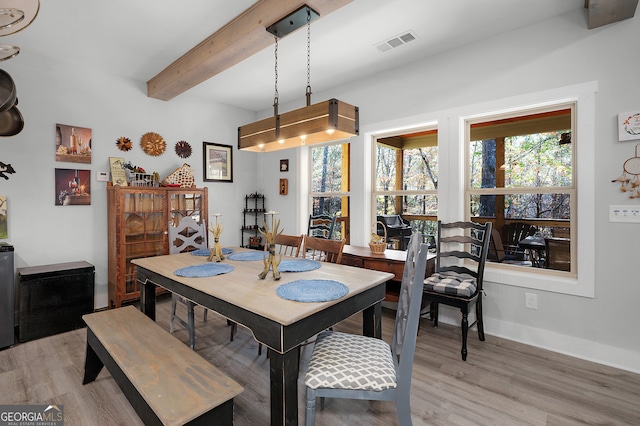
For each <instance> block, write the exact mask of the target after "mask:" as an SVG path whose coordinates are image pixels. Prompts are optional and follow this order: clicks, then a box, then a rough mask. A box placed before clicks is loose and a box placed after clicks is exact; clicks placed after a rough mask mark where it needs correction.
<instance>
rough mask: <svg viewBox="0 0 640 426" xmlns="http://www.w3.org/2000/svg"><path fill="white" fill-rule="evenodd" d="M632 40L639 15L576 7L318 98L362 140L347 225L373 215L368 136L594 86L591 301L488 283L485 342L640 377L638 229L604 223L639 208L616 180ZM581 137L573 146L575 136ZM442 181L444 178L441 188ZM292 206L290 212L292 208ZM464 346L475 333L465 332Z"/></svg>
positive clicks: (624, 145) (630, 99) (633, 102)
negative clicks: (347, 108) (528, 295)
mask: <svg viewBox="0 0 640 426" xmlns="http://www.w3.org/2000/svg"><path fill="white" fill-rule="evenodd" d="M639 39H640V18H639V17H637V16H636V17H635V18H633V19H630V20H626V21H622V22H619V23H615V24H611V25H608V26H605V27H601V28H597V29H593V30H588V29H587V26H586V13H585V12H584V11H582V10H580V11H576V12H575V13H570V14H567V15H565V16H563V17H560V18H557V19H552V20H549V21H546V22H544V23H541V24H537V25H535V26H531V27H526V28H522V29H520V30H518V31H514V32H510V33H507V34H504V35H502V36H499V37H494V38H491V39H488V40H481V41H478V42H477V43H475V44H473V45H469V46H466V47H465V48H461V49H457V50H455V51H451V52H448V53H446V54H443V55H440V56H438V57H435V58H431V59H429V60H425V61H421V62H417V63H414V64H412V66H407V67H404V68H402V69H396V70H393V71H391V72H386V73H382V74H379V75H377V76H376V77H375V78H370V79H365V80H364V81H358V82H357V83H354V84H351V85H347V86H344V87H340V88H336V89H334V90H332V91H331V92H330V93H318V94H315V95H314V97H315V99H316V100H321V99H327V98H331V97H337V98H339V99H341V100H343V101H345V102H349V103H352V104H354V105H358V106H359V107H360V120H361V130H362V131H361V135H360V136H359V137H357V138H353V139H352V142H353V144H352V152H353V154H354V155H353V156H352V159H353V160H352V182H351V187H352V193H353V201H352V217H354V218H356V217H357V218H362V217H368V216H369V215H370V213H369V206H370V204H369V203H368V202H367V197H366V190H367V188H368V186H369V182H368V179H369V168H368V166H367V164H366V161H367V159H368V158H370V157H369V154H368V151H369V148H370V147H368V146H367V144H368V143H370V142H368V141H365V138H364V136H363V133H365V132H376V131H381V130H384V129H387V128H388V126H389V123H397V122H402V123H403V124H404V125H406V126H409V125H411V124H419V122H418V121H419V118H416V122H415V123H410V122H409V121H410V119H407V117H422V118H420V119H425V120H427V119H429V118H431V117H432V116H433V115H434V114H435V115H437V112H438V111H445V110H448V111H456V110H458V111H465V110H467V109H468V106H470V105H476V104H483V103H487V102H494V101H496V100H501V99H506V98H513V97H517V96H523V95H527V94H530V93H534V92H543V91H549V90H551V89H555V88H561V87H565V86H573V85H580V84H582V83H587V82H596V83H597V88H598V89H597V93H596V100H595V102H596V107H595V109H596V112H595V123H594V127H595V135H593V136H594V138H595V152H594V153H593V154H594V155H595V159H596V160H595V167H594V168H593V170H585V168H584V167H583V168H582V169H580V173H591V174H593V178H594V179H593V180H594V181H595V188H592V189H590V190H592V191H593V192H594V193H595V211H588V212H581V213H582V214H583V215H585V216H586V215H593V216H594V217H595V227H594V229H591V230H590V229H587V230H586V231H587V232H592V233H593V234H594V236H595V259H596V262H595V268H594V269H595V277H594V279H595V297H593V298H589V297H578V296H570V295H563V294H558V293H555V292H546V291H539V290H535V291H533V292H534V293H536V294H537V295H538V310H536V311H534V310H528V309H525V307H524V293H525V292H532V291H531V290H527V289H525V288H522V287H514V286H509V285H503V284H500V283H497V282H493V283H492V282H489V283H487V284H486V286H485V288H486V293H487V297H486V298H485V309H484V317H485V330H486V332H487V333H488V334H490V335H497V336H502V337H506V338H509V339H513V340H518V341H522V342H525V343H528V344H532V345H536V346H541V347H545V348H549V349H552V350H555V351H558V352H563V353H567V354H571V355H573V356H576V357H580V358H585V359H590V360H594V361H597V362H600V363H604V364H609V365H613V366H617V367H620V368H624V369H627V370H631V371H636V372H640V339H637V338H636V335H637V332H636V331H635V330H636V326H637V318H638V315H637V312H638V308H637V300H640V278H639V277H640V275H639V274H638V272H637V265H638V264H639V262H640V250H639V249H638V241H640V225H635V224H620V223H609V222H608V205H610V204H631V205H638V204H639V203H640V201H638V200H631V199H629V198H627V197H626V196H625V194H623V193H621V192H619V190H618V186H617V185H615V184H613V183H611V179H614V178H616V177H617V176H619V175H620V173H621V168H622V163H623V162H624V161H625V160H626V159H627V158H629V157H631V156H633V154H634V147H635V144H636V143H640V140H636V141H632V142H618V133H617V114H618V113H620V112H627V111H633V110H638V108H640V84H638V79H637V70H638V68H639V67H640V58H639V57H638V55H637V54H635V53H634V49H633V48H632V47H630V43H631V44H632V43H633V41H634V40H639ZM288 109H290V108H288V107H287V106H285V107H283V108H281V110H283V111H287V110H288ZM436 118H440V119H444V120H446V117H444V118H443V117H436ZM441 124H442V122H441ZM445 127H446V126H445ZM446 133H447V132H446V131H445V132H442V131H440V132H439V140H440V144H441V148H440V149H441V151H440V153H441V154H442V153H443V152H444V151H446V150H449V149H451V147H450V146H445V144H456V143H458V141H457V140H452V139H449V138H450V137H451V136H450V135H448V134H446ZM577 138H578V140H577V143H578V144H579V143H580V142H579V141H580V139H579V138H580V136H579V135H577ZM577 167H578V168H580V164H578V165H577ZM452 172H453V173H454V174H455V172H456V171H455V170H452ZM446 178H447V177H444V176H441V177H440V181H441V182H443V180H444V179H446ZM449 178H450V176H449ZM579 190H580V189H579ZM448 201H449V204H447V200H446V199H445V198H441V200H440V203H441V204H440V212H441V214H444V215H445V216H447V215H451V214H452V210H455V209H456V208H457V206H456V204H457V203H459V201H458V200H448ZM299 202H300V203H304V202H306V200H300V201H299ZM290 207H291V208H294V207H295V206H294V205H293V203H292V204H291V206H290ZM359 225H360V226H359ZM351 229H352V244H360V245H364V244H365V243H366V235H368V231H367V230H368V221H365V223H364V224H363V223H362V221H361V220H360V219H358V220H357V221H352V224H351ZM583 248H584V247H583ZM583 278H584V277H583ZM578 281H580V278H579V279H578ZM448 312H449V318H448V321H456V322H457V321H458V314H457V313H456V312H454V311H448ZM425 338H426V337H425ZM470 338H471V339H473V338H476V335H475V334H474V333H470ZM470 356H473V355H472V354H471V355H470Z"/></svg>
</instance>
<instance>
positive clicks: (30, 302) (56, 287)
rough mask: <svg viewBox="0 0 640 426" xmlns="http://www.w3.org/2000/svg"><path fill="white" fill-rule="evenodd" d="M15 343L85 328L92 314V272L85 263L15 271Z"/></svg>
mask: <svg viewBox="0 0 640 426" xmlns="http://www.w3.org/2000/svg"><path fill="white" fill-rule="evenodd" d="M17 272H18V291H19V292H20V299H19V300H20V303H19V315H18V318H19V320H18V340H19V341H20V342H26V341H28V340H34V339H39V338H41V337H45V336H51V335H54V334H58V333H63V332H65V331H70V330H75V329H77V328H82V327H84V321H82V315H84V314H88V313H92V312H93V295H94V282H95V278H94V275H95V268H94V266H93V265H91V264H90V263H87V262H84V261H82V262H69V263H58V264H54V265H43V266H32V267H27V268H18V271H17Z"/></svg>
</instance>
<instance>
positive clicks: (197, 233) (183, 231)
mask: <svg viewBox="0 0 640 426" xmlns="http://www.w3.org/2000/svg"><path fill="white" fill-rule="evenodd" d="M206 248H207V225H206V223H205V220H204V219H202V221H201V222H200V223H198V222H197V221H196V220H195V219H194V218H193V217H191V216H186V217H183V218H182V219H180V220H179V221H178V223H177V224H174V222H173V221H170V222H169V253H170V254H176V253H185V252H190V251H194V250H198V249H206ZM178 302H179V303H182V304H183V305H185V306H186V308H187V318H186V319H184V318H180V317H179V316H178V315H177V314H176V308H177V304H178ZM194 308H195V303H193V302H192V301H190V300H188V299H185V298H184V297H181V296H178V295H177V294H175V293H172V294H171V317H170V320H169V332H170V333H173V332H174V330H175V327H174V322H175V321H178V322H179V323H180V324H182V326H183V327H184V328H186V329H187V330H188V331H189V347H190V348H191V349H193V348H194V347H195V342H196V337H195V317H194V316H195V314H194V311H195V310H194ZM204 320H205V321H206V320H207V309H205V310H204Z"/></svg>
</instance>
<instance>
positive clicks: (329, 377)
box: [304, 331, 397, 391]
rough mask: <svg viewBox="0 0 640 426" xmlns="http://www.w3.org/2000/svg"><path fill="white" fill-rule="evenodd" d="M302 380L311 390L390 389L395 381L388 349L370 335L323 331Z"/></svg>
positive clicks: (385, 344)
mask: <svg viewBox="0 0 640 426" xmlns="http://www.w3.org/2000/svg"><path fill="white" fill-rule="evenodd" d="M304 382H305V385H306V386H307V387H310V388H312V389H318V388H329V389H361V390H375V391H382V390H385V389H393V388H395V387H396V385H397V380H396V370H395V367H394V364H393V358H392V355H391V348H390V347H389V345H388V344H387V343H386V342H384V341H382V340H380V339H376V338H372V337H366V336H358V335H355V334H347V333H339V332H335V331H325V332H322V333H321V334H320V335H319V336H318V338H317V339H316V344H315V347H314V348H313V354H312V355H311V360H310V361H309V368H308V369H307V373H306V375H305V378H304Z"/></svg>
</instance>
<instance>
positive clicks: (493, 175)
mask: <svg viewBox="0 0 640 426" xmlns="http://www.w3.org/2000/svg"><path fill="white" fill-rule="evenodd" d="M574 111H575V104H574V103H569V104H560V105H554V106H551V107H546V108H544V109H535V110H529V111H519V112H518V113H511V114H502V115H499V116H491V117H486V116H485V117H481V118H476V119H473V120H467V122H466V126H465V127H466V138H465V139H466V141H467V150H466V164H467V166H466V172H467V178H466V179H465V180H466V203H467V207H466V212H467V213H466V214H467V218H468V219H471V220H473V221H479V222H487V221H490V222H492V223H493V228H494V230H495V231H494V232H493V233H492V234H493V235H492V242H491V246H490V250H489V260H490V261H492V262H496V263H501V264H507V265H509V266H510V267H520V268H522V267H526V268H535V267H537V268H544V269H546V270H554V271H562V273H564V274H566V273H569V274H573V275H575V274H576V271H577V265H576V259H577V252H576V251H577V244H576V237H577V233H576V232H575V231H574V230H575V229H576V216H577V215H576V209H575V203H576V201H575V200H576V199H577V196H576V195H577V189H576V179H575V176H574V167H573V166H574V163H575V161H574V158H575V150H576V144H577V140H576V139H575V138H573V135H574V134H575V132H573V127H574V124H573V123H574V122H575V119H574ZM558 243H559V244H558Z"/></svg>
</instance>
